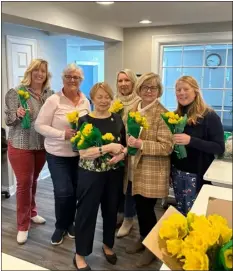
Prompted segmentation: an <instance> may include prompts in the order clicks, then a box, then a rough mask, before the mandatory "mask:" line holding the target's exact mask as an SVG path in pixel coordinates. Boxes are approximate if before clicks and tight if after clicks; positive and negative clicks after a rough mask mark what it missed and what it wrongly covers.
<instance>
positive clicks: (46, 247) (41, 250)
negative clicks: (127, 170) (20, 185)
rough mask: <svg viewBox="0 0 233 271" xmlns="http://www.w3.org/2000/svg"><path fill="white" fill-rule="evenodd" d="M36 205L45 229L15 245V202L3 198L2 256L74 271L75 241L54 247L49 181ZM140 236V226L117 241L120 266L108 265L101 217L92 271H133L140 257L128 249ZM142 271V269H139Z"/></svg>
mask: <svg viewBox="0 0 233 271" xmlns="http://www.w3.org/2000/svg"><path fill="white" fill-rule="evenodd" d="M37 205H38V210H39V214H40V215H42V216H43V217H44V218H45V219H46V220H47V222H46V224H45V225H32V226H31V229H30V232H29V239H28V241H27V243H26V244H25V245H23V246H20V245H18V244H17V243H16V234H17V231H16V199H15V196H12V197H11V198H9V199H5V198H4V197H2V252H4V253H6V254H9V255H12V256H15V257H17V258H20V259H23V260H26V261H28V262H31V263H34V264H36V265H39V266H42V267H45V268H47V269H50V270H75V268H74V266H73V264H72V258H73V255H74V251H75V246H74V241H73V240H70V239H68V238H67V237H66V238H65V240H64V242H63V244H62V245H60V246H57V247H54V246H52V245H51V244H50V238H51V235H52V233H53V231H54V223H55V219H54V199H53V188H52V182H51V179H50V178H47V179H44V180H40V181H39V183H38V190H37ZM163 212H164V211H163V209H162V208H161V207H160V205H159V204H158V206H156V214H157V216H158V217H160V216H161V215H162V214H163ZM137 235H138V226H137V223H136V224H135V227H134V229H133V230H132V231H131V233H130V235H129V236H128V237H125V238H122V239H116V242H115V247H114V249H115V252H116V254H117V256H118V262H117V265H115V266H112V265H111V264H109V263H107V262H106V260H105V258H104V257H103V255H102V251H101V247H102V218H101V216H100V214H99V215H98V221H97V226H96V233H95V241H94V247H93V253H92V254H91V255H90V256H89V257H88V258H87V261H88V263H89V264H90V266H91V267H92V269H93V270H134V269H136V267H135V261H136V259H137V258H138V256H139V254H135V255H129V254H126V253H125V247H126V246H127V245H128V244H130V243H131V241H133V240H134V239H135V238H137ZM161 265H162V263H161V262H159V261H154V262H153V263H152V264H151V265H150V266H149V267H147V268H146V270H159V269H160V267H161ZM140 270H143V269H140Z"/></svg>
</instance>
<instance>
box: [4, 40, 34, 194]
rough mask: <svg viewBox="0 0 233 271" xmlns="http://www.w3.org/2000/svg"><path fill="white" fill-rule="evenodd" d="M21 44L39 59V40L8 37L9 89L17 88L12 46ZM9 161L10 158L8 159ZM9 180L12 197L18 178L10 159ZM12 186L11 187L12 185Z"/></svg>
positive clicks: (7, 188) (7, 131)
mask: <svg viewBox="0 0 233 271" xmlns="http://www.w3.org/2000/svg"><path fill="white" fill-rule="evenodd" d="M15 43H17V44H20V45H31V48H32V59H33V58H37V40H36V39H28V38H22V37H18V36H11V35H6V64H7V89H6V91H8V90H9V89H10V88H12V87H15V86H14V85H13V81H14V80H13V63H12V44H15ZM4 89H5V88H4ZM2 95H3V97H5V95H6V93H5V91H4V93H2ZM5 129H6V136H7V137H8V133H9V127H8V126H6V127H5ZM7 159H8V158H7ZM7 164H8V180H9V187H4V189H5V190H8V191H9V193H10V194H11V195H13V194H15V192H16V178H15V174H14V172H13V169H12V167H11V164H10V162H9V159H8V163H7ZM10 184H11V185H10Z"/></svg>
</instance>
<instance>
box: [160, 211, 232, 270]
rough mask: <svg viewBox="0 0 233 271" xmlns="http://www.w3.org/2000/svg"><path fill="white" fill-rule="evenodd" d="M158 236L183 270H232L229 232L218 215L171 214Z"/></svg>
mask: <svg viewBox="0 0 233 271" xmlns="http://www.w3.org/2000/svg"><path fill="white" fill-rule="evenodd" d="M159 237H160V238H161V239H163V240H165V241H166V250H167V252H168V254H169V255H170V256H171V257H175V258H176V259H177V260H178V261H179V262H180V263H181V265H182V268H183V270H226V271H229V270H232V260H233V253H232V229H231V228H229V227H228V224H227V220H226V219H225V218H224V217H222V216H220V215H217V214H213V215H209V216H208V217H206V216H204V215H201V216H198V215H195V214H193V213H188V215H187V217H185V216H183V215H182V214H177V213H176V214H172V215H171V216H170V217H168V219H166V220H164V221H163V222H162V225H161V227H160V229H159Z"/></svg>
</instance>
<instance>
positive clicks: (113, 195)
mask: <svg viewBox="0 0 233 271" xmlns="http://www.w3.org/2000/svg"><path fill="white" fill-rule="evenodd" d="M90 97H91V100H92V102H93V104H94V111H93V112H92V113H91V114H88V115H85V116H83V117H81V118H80V119H79V125H78V128H80V127H81V125H82V124H83V123H85V122H86V123H89V124H92V125H93V126H94V127H96V128H98V129H99V130H100V132H101V133H102V135H104V134H106V133H112V135H113V136H114V137H115V139H116V140H115V143H110V144H107V145H103V146H102V147H90V148H88V149H85V150H80V151H79V153H80V160H79V170H78V171H79V172H78V191H77V194H78V203H77V213H76V219H75V236H76V239H75V243H76V254H75V257H74V260H73V262H74V265H75V266H76V268H77V269H78V270H90V267H89V265H88V264H87V263H86V260H85V256H88V255H89V254H91V252H92V248H93V240H94V234H95V226H96V219H97V214H98V209H99V205H101V211H102V217H103V247H102V251H103V254H104V256H105V258H106V260H107V261H108V262H109V263H111V264H113V265H114V264H116V262H117V256H116V254H115V253H114V251H113V246H114V239H115V229H116V222H117V211H118V206H119V200H120V196H121V193H122V190H123V176H124V167H121V166H120V165H119V163H118V162H119V161H121V160H123V159H124V158H125V155H126V153H127V149H126V148H125V145H126V140H125V137H126V134H125V126H124V123H123V121H122V119H121V117H120V116H119V115H118V114H114V113H110V112H109V108H110V105H111V102H112V100H113V91H112V89H111V88H110V87H109V85H108V84H107V83H97V84H95V85H94V86H93V87H92V89H91V91H90ZM106 153H109V154H110V155H111V156H112V158H111V159H110V160H109V161H108V162H107V161H106V162H104V161H102V160H101V157H102V156H104V155H105V154H106Z"/></svg>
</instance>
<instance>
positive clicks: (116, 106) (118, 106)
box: [109, 100, 124, 114]
mask: <svg viewBox="0 0 233 271" xmlns="http://www.w3.org/2000/svg"><path fill="white" fill-rule="evenodd" d="M123 109H124V105H123V103H122V102H121V101H120V100H115V101H114V102H113V104H112V105H111V107H110V108H109V112H111V113H118V114H122V112H123Z"/></svg>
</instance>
